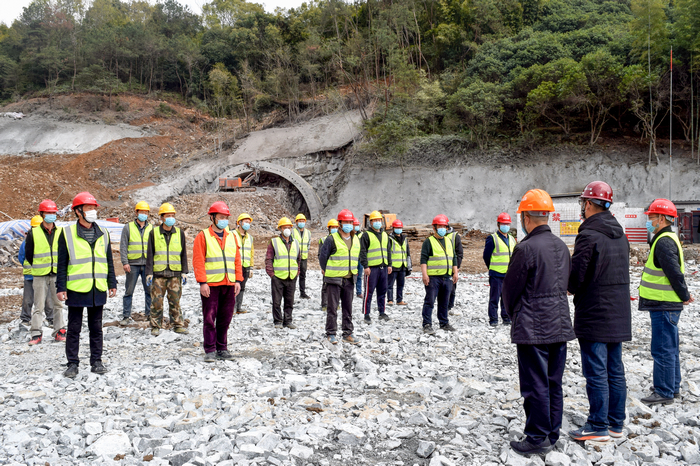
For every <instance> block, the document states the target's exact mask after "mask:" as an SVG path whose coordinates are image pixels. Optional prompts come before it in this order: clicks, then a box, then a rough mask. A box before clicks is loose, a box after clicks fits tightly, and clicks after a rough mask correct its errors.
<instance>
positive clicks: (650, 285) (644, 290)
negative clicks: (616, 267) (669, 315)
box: [639, 231, 685, 303]
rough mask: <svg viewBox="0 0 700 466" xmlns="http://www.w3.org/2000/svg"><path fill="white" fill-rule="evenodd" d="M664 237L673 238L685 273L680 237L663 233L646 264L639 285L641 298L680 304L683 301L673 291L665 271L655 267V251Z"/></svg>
mask: <svg viewBox="0 0 700 466" xmlns="http://www.w3.org/2000/svg"><path fill="white" fill-rule="evenodd" d="M664 237H668V238H671V239H672V240H673V242H674V243H676V246H677V247H678V256H679V258H680V262H681V273H685V262H684V259H683V247H682V246H681V242H680V241H678V236H676V234H675V233H671V232H668V231H667V232H665V233H662V234H661V235H660V236H659V237H658V238H657V240H656V241H654V245H653V246H652V247H651V250H650V251H649V258H648V259H647V263H646V264H644V273H642V281H641V283H640V284H639V296H641V297H642V298H645V299H652V300H654V301H666V302H672V303H680V302H683V301H681V298H679V297H678V294H676V292H675V291H673V287H672V286H671V282H670V281H669V280H668V278H667V277H666V275H665V274H664V271H663V270H661V269H660V268H657V267H656V266H655V265H654V251H655V250H656V243H658V242H659V240H660V239H661V238H664Z"/></svg>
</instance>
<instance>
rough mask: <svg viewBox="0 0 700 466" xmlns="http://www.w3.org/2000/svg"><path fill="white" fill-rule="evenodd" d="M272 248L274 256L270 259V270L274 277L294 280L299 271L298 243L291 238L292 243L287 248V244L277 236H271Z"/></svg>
mask: <svg viewBox="0 0 700 466" xmlns="http://www.w3.org/2000/svg"><path fill="white" fill-rule="evenodd" d="M272 248H273V249H274V250H275V258H274V260H273V261H272V270H273V271H274V272H275V277H277V278H279V279H282V280H286V279H291V280H294V279H295V278H297V274H298V273H299V263H298V262H297V256H298V255H299V243H298V242H297V240H295V239H293V238H292V244H291V245H290V247H289V250H287V245H286V244H285V242H284V241H283V240H282V238H280V237H279V236H277V237H275V238H272Z"/></svg>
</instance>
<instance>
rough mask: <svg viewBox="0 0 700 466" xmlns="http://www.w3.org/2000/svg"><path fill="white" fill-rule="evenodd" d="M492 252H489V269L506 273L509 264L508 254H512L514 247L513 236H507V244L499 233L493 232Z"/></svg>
mask: <svg viewBox="0 0 700 466" xmlns="http://www.w3.org/2000/svg"><path fill="white" fill-rule="evenodd" d="M491 238H493V254H491V262H489V270H493V271H494V272H498V273H506V272H507V271H508V265H509V264H510V256H512V255H513V249H514V248H515V238H513V237H512V236H511V237H510V238H508V244H506V243H505V241H503V240H502V239H501V235H499V234H498V233H493V234H492V235H491Z"/></svg>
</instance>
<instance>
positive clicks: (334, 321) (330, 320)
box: [323, 278, 355, 337]
mask: <svg viewBox="0 0 700 466" xmlns="http://www.w3.org/2000/svg"><path fill="white" fill-rule="evenodd" d="M323 285H324V286H325V287H326V293H327V295H328V310H327V311H326V335H328V336H330V335H335V334H336V332H337V331H338V304H340V303H342V329H343V336H344V337H347V336H348V335H352V331H353V330H354V328H355V327H354V326H353V325H352V299H353V298H354V297H355V281H354V280H353V279H352V278H343V279H342V283H341V284H340V285H334V284H332V283H325V282H324V283H323Z"/></svg>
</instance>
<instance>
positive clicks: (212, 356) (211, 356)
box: [204, 351, 216, 362]
mask: <svg viewBox="0 0 700 466" xmlns="http://www.w3.org/2000/svg"><path fill="white" fill-rule="evenodd" d="M214 361H216V352H215V351H212V352H211V353H204V362H214Z"/></svg>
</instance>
